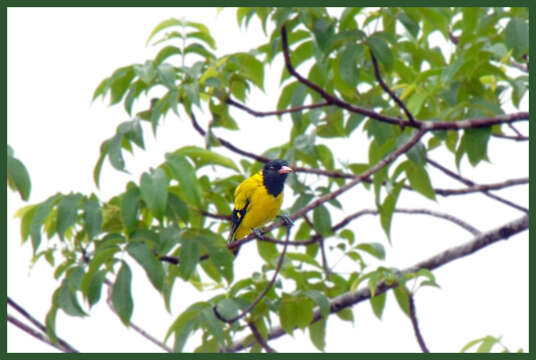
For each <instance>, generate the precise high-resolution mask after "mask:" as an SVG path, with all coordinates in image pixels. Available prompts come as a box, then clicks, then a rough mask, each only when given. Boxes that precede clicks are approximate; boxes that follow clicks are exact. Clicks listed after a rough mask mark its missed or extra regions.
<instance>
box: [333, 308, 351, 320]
mask: <svg viewBox="0 0 536 360" xmlns="http://www.w3.org/2000/svg"><path fill="white" fill-rule="evenodd" d="M336 314H337V316H338V317H339V318H340V319H341V320H345V321H351V322H352V323H353V322H354V313H353V311H352V308H345V309H342V310H341V311H339V312H337V313H336Z"/></svg>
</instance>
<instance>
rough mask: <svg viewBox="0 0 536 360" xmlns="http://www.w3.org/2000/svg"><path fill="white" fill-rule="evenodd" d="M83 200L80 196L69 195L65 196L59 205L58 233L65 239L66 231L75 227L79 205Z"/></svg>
mask: <svg viewBox="0 0 536 360" xmlns="http://www.w3.org/2000/svg"><path fill="white" fill-rule="evenodd" d="M81 199H82V195H80V194H69V195H66V196H64V197H63V198H62V199H61V201H60V203H59V204H58V224H57V225H56V231H57V232H58V235H59V236H60V237H61V238H63V235H64V234H65V231H66V230H67V229H68V228H69V227H71V226H73V225H74V223H75V222H76V215H77V211H78V204H79V203H80V200H81Z"/></svg>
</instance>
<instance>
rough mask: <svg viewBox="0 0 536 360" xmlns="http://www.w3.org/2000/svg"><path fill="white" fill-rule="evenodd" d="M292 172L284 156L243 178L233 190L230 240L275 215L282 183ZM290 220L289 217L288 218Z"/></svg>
mask: <svg viewBox="0 0 536 360" xmlns="http://www.w3.org/2000/svg"><path fill="white" fill-rule="evenodd" d="M290 172H292V169H291V168H290V167H289V166H288V163H287V162H286V161H284V160H272V161H269V162H267V163H266V164H265V165H264V168H263V169H262V170H261V171H259V172H258V173H256V174H255V175H253V176H251V177H250V178H249V179H246V180H244V181H243V182H242V183H241V184H240V185H238V187H237V188H236V190H235V193H234V197H235V200H234V210H233V215H232V218H231V222H232V228H231V235H230V237H229V241H233V240H234V239H241V238H243V237H244V236H247V235H249V233H251V232H252V231H253V232H254V233H256V234H257V236H261V235H260V233H259V232H258V230H257V228H258V227H260V226H262V225H264V224H266V223H267V222H268V221H270V220H272V219H273V218H275V217H276V215H277V213H278V212H279V209H280V208H281V203H282V202H283V185H284V184H285V180H286V178H287V175H288V174H289V173H290ZM289 221H290V220H289Z"/></svg>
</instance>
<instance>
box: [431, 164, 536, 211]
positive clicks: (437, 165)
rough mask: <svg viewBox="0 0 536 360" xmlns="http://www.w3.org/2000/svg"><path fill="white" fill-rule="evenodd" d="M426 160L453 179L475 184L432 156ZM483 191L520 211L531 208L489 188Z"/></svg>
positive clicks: (471, 184) (469, 184)
mask: <svg viewBox="0 0 536 360" xmlns="http://www.w3.org/2000/svg"><path fill="white" fill-rule="evenodd" d="M426 162H428V163H429V164H430V165H432V166H433V167H435V168H436V169H438V170H440V171H442V172H443V173H445V174H446V175H448V176H450V177H451V178H453V179H456V180H458V181H459V182H461V183H463V184H465V185H467V186H474V185H475V183H474V182H472V181H471V180H469V179H466V178H463V177H461V176H460V175H458V174H456V173H455V172H453V171H451V170H449V169H447V168H446V167H444V166H443V165H441V164H439V163H437V162H435V161H434V160H432V159H430V158H426ZM482 193H483V194H485V195H486V196H488V197H490V198H492V199H495V200H497V201H500V202H502V203H503V204H506V205H508V206H510V207H513V208H514V209H517V210H520V211H523V212H524V213H528V212H529V209H527V208H524V207H522V206H519V205H517V204H515V203H513V202H511V201H510V200H507V199H504V198H502V197H500V196H498V195H495V194H492V193H490V192H489V191H488V190H482Z"/></svg>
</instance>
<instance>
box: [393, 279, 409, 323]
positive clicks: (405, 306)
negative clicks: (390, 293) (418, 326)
mask: <svg viewBox="0 0 536 360" xmlns="http://www.w3.org/2000/svg"><path fill="white" fill-rule="evenodd" d="M394 293H395V298H396V302H397V303H398V306H400V309H401V310H402V311H403V312H404V314H406V315H407V316H409V296H408V293H409V290H408V289H407V288H406V287H405V286H404V285H399V286H397V287H395V289H394Z"/></svg>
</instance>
